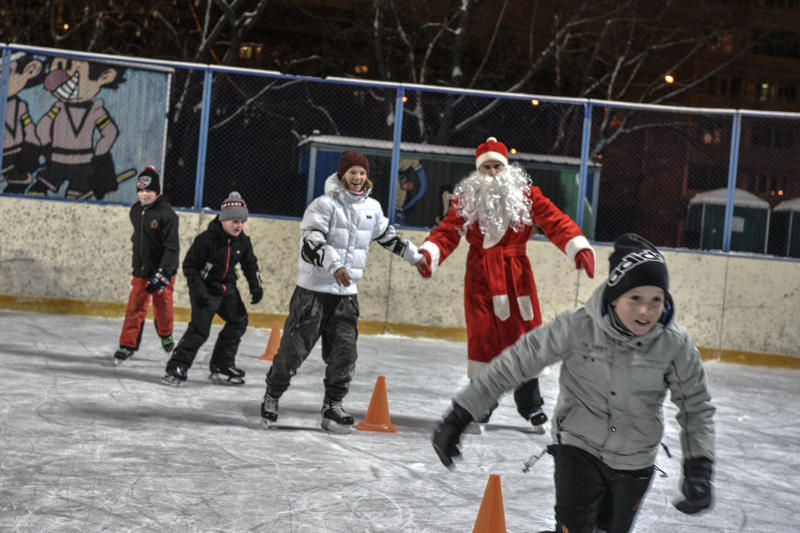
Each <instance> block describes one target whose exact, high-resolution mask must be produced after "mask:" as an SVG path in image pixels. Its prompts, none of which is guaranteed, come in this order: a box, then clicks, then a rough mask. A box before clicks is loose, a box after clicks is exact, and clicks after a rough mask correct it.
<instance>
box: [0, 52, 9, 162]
mask: <svg viewBox="0 0 800 533" xmlns="http://www.w3.org/2000/svg"><path fill="white" fill-rule="evenodd" d="M0 69H2V73H1V74H0V124H5V123H6V104H7V102H8V79H9V77H10V76H11V50H9V49H8V48H3V53H2V57H0ZM5 131H6V130H5V128H3V132H4V134H5ZM3 139H5V137H3ZM2 168H3V154H2V152H0V169H2Z"/></svg>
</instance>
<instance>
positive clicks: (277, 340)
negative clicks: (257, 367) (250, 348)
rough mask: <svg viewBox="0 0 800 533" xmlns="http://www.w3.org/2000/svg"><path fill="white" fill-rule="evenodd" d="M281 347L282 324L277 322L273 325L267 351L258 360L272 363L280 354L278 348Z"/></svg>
mask: <svg viewBox="0 0 800 533" xmlns="http://www.w3.org/2000/svg"><path fill="white" fill-rule="evenodd" d="M280 345H281V323H280V322H278V321H277V320H275V321H274V322H273V323H272V331H270V332H269V340H267V349H266V350H264V353H262V354H261V357H259V358H258V360H259V361H272V358H273V357H275V354H276V353H278V347H279V346H280Z"/></svg>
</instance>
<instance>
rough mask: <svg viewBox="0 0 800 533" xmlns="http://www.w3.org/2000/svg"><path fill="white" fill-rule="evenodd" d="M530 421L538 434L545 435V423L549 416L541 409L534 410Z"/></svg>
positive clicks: (529, 417) (529, 416)
mask: <svg viewBox="0 0 800 533" xmlns="http://www.w3.org/2000/svg"><path fill="white" fill-rule="evenodd" d="M528 419H529V420H530V421H531V425H532V426H533V428H534V429H535V430H537V432H538V433H544V423H545V422H547V415H546V414H544V410H542V408H541V407H536V408H534V410H533V411H532V412H531V414H530V415H528Z"/></svg>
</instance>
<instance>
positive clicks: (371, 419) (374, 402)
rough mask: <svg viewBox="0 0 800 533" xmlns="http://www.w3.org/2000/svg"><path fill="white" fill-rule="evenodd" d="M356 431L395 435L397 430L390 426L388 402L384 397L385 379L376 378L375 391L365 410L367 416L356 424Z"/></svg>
mask: <svg viewBox="0 0 800 533" xmlns="http://www.w3.org/2000/svg"><path fill="white" fill-rule="evenodd" d="M356 429H360V430H361V431H382V432H384V433H397V428H396V427H394V424H392V419H391V417H390V416H389V400H388V399H387V397H386V378H385V377H383V376H378V379H377V381H375V389H373V391H372V398H371V399H370V401H369V407H368V408H367V416H366V417H364V420H363V421H361V422H359V423H358V424H356Z"/></svg>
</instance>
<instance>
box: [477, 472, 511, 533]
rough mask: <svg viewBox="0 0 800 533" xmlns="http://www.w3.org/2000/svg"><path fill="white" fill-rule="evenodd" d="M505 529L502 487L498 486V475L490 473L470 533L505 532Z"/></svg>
mask: <svg viewBox="0 0 800 533" xmlns="http://www.w3.org/2000/svg"><path fill="white" fill-rule="evenodd" d="M505 531H506V513H505V511H504V510H503V489H501V488H500V476H498V475H497V474H490V475H489V481H488V482H487V483H486V490H484V492H483V501H481V508H480V509H479V510H478V518H476V519H475V526H474V527H473V528H472V533H505Z"/></svg>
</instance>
